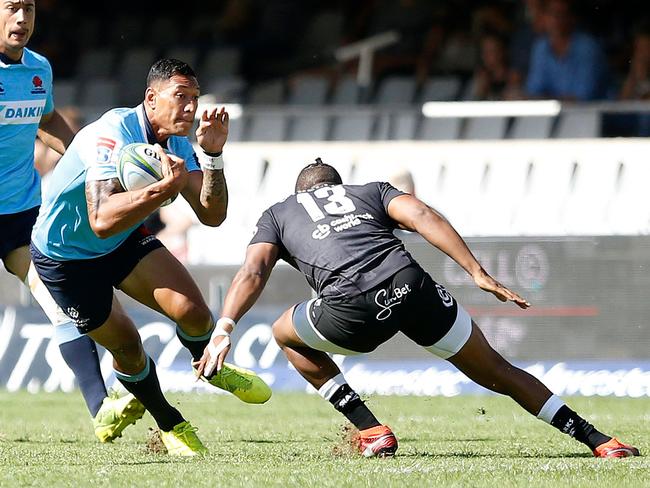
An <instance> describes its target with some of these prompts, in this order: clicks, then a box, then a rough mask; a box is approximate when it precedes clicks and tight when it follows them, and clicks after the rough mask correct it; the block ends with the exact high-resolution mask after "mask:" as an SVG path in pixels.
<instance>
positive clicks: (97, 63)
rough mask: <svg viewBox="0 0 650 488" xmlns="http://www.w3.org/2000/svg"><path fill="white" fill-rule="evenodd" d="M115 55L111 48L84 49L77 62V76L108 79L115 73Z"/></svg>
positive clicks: (83, 78) (87, 78)
mask: <svg viewBox="0 0 650 488" xmlns="http://www.w3.org/2000/svg"><path fill="white" fill-rule="evenodd" d="M114 59H115V55H114V53H113V51H112V50H111V49H110V48H96V49H87V50H84V51H82V53H81V55H80V56H79V61H78V62H77V70H76V71H77V78H78V79H80V80H89V79H94V78H103V79H108V78H110V77H111V76H112V75H113V70H114V66H113V65H114Z"/></svg>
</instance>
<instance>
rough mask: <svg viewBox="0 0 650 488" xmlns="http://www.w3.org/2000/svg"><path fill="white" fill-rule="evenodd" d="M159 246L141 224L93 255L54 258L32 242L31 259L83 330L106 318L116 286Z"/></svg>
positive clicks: (99, 323)
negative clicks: (105, 250)
mask: <svg viewBox="0 0 650 488" xmlns="http://www.w3.org/2000/svg"><path fill="white" fill-rule="evenodd" d="M159 247H163V245H162V243H161V242H160V241H159V240H158V239H156V237H155V236H154V235H153V234H151V233H150V232H149V231H148V230H147V229H146V228H145V227H144V226H141V227H139V228H138V229H136V230H135V231H134V232H133V233H132V234H131V235H130V236H129V237H127V239H126V240H125V241H124V242H123V243H122V244H120V246H119V247H118V248H117V249H115V250H114V251H112V252H110V253H108V254H106V255H104V256H101V257H98V258H93V259H77V260H70V261H56V260H53V259H50V258H48V257H47V256H44V255H43V254H42V253H41V252H40V251H39V250H38V249H36V247H35V246H34V245H33V244H32V245H31V246H30V251H31V253H32V261H33V262H34V267H35V268H36V271H37V272H38V275H39V276H40V278H41V280H42V281H43V283H44V284H45V286H46V287H47V289H48V290H49V291H50V293H51V294H52V297H53V298H54V301H55V302H56V303H57V305H59V307H61V309H62V310H63V311H64V312H65V314H66V315H67V316H68V317H70V319H72V320H73V321H74V323H75V325H76V326H77V329H79V332H81V333H82V334H86V333H88V332H90V331H92V330H94V329H96V328H97V327H99V326H100V325H102V324H103V323H104V322H106V320H107V319H108V316H109V315H110V313H111V308H112V305H113V288H116V287H117V286H118V285H119V284H120V283H121V282H122V281H124V279H125V278H126V277H127V276H128V275H129V273H131V271H133V268H135V266H136V265H137V264H138V262H140V260H141V259H142V258H143V257H145V256H146V255H147V254H149V253H150V252H151V251H153V250H154V249H158V248H159Z"/></svg>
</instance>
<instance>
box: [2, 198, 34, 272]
mask: <svg viewBox="0 0 650 488" xmlns="http://www.w3.org/2000/svg"><path fill="white" fill-rule="evenodd" d="M38 209H39V207H34V208H30V209H29V210H23V211H22V212H18V213H14V214H4V215H0V259H5V258H6V257H7V255H8V254H9V253H10V252H11V251H13V250H15V249H18V248H19V247H23V246H28V245H29V241H30V239H31V235H32V227H34V224H35V223H36V217H38Z"/></svg>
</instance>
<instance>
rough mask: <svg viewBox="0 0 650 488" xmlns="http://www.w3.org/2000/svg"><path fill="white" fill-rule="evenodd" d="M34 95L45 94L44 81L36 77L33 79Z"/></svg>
mask: <svg viewBox="0 0 650 488" xmlns="http://www.w3.org/2000/svg"><path fill="white" fill-rule="evenodd" d="M32 85H34V88H32V93H33V94H35V95H38V94H42V93H45V88H43V79H42V78H41V77H40V76H37V75H34V77H33V78H32Z"/></svg>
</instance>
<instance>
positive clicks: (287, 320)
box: [272, 310, 293, 349]
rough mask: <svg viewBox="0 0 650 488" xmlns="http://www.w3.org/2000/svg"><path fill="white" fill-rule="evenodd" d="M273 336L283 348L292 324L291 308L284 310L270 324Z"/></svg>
mask: <svg viewBox="0 0 650 488" xmlns="http://www.w3.org/2000/svg"><path fill="white" fill-rule="evenodd" d="M272 330H273V338H274V339H275V342H277V344H278V346H279V347H280V349H284V348H285V347H286V346H287V345H288V344H289V341H290V338H291V332H292V330H293V324H292V322H291V310H287V311H286V312H284V313H283V314H282V315H281V316H280V318H279V319H278V320H276V321H275V323H274V324H273V326H272Z"/></svg>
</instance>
